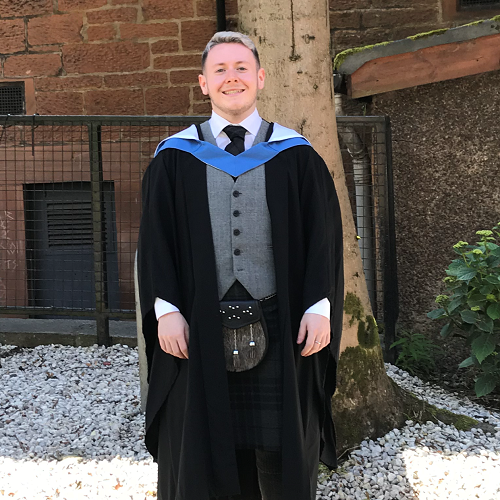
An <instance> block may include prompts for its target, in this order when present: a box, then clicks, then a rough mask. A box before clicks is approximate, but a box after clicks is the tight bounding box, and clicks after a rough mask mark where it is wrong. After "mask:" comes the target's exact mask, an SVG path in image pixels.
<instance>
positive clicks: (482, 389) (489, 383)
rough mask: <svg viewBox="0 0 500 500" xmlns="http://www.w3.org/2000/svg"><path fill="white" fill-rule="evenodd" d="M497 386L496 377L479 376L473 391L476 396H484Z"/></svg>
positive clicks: (488, 375)
mask: <svg viewBox="0 0 500 500" xmlns="http://www.w3.org/2000/svg"><path fill="white" fill-rule="evenodd" d="M496 385H497V382H496V377H495V376H494V375H491V374H489V373H488V374H486V375H481V376H480V377H479V378H478V379H477V380H476V383H475V385H474V389H475V390H476V396H478V397H481V396H486V394H489V393H490V392H491V391H492V390H493V389H495V387H496Z"/></svg>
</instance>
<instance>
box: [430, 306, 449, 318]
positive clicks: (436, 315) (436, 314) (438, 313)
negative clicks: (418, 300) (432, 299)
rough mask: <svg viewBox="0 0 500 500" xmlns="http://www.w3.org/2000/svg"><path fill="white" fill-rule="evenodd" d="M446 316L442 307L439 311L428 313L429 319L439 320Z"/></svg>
mask: <svg viewBox="0 0 500 500" xmlns="http://www.w3.org/2000/svg"><path fill="white" fill-rule="evenodd" d="M444 316H445V310H444V309H443V308H442V307H440V308H439V309H434V310H433V311H431V312H428V313H427V317H428V318H429V319H439V318H442V317H444Z"/></svg>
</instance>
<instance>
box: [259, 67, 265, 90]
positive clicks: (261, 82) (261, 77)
mask: <svg viewBox="0 0 500 500" xmlns="http://www.w3.org/2000/svg"><path fill="white" fill-rule="evenodd" d="M265 79H266V72H265V71H264V68H260V69H259V71H258V72H257V86H258V88H259V90H260V89H263V88H264V80H265Z"/></svg>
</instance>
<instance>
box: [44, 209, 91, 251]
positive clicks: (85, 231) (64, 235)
mask: <svg viewBox="0 0 500 500" xmlns="http://www.w3.org/2000/svg"><path fill="white" fill-rule="evenodd" d="M47 227H48V244H49V248H50V247H62V246H83V245H92V243H93V236H92V204H91V202H90V201H51V202H47Z"/></svg>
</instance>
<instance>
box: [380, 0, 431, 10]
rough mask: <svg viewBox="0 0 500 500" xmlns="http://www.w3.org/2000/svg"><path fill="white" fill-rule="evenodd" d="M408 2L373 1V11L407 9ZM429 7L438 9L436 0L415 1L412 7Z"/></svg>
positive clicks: (398, 0)
mask: <svg viewBox="0 0 500 500" xmlns="http://www.w3.org/2000/svg"><path fill="white" fill-rule="evenodd" d="M408 4H409V2H408V1H407V0H372V8H373V9H387V8H405V7H408ZM419 6H427V7H434V8H436V0H413V1H412V2H411V7H413V8H416V7H419Z"/></svg>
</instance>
